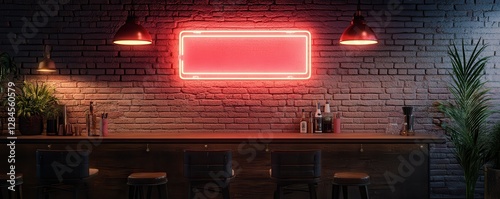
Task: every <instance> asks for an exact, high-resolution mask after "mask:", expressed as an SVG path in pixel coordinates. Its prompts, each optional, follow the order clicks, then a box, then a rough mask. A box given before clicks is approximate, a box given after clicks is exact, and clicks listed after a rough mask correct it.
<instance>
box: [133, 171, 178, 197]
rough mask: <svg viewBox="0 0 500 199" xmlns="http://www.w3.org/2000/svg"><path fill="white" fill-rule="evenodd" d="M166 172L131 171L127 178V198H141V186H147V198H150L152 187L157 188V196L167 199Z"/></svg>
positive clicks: (142, 194) (142, 195)
mask: <svg viewBox="0 0 500 199" xmlns="http://www.w3.org/2000/svg"><path fill="white" fill-rule="evenodd" d="M167 182H168V179H167V173H165V172H143V173H132V174H130V175H129V176H128V178H127V184H128V186H129V191H128V197H129V199H142V198H143V197H144V192H143V188H144V187H146V188H147V196H146V198H147V199H151V192H152V188H153V187H156V188H158V198H160V199H167V198H168V192H167Z"/></svg>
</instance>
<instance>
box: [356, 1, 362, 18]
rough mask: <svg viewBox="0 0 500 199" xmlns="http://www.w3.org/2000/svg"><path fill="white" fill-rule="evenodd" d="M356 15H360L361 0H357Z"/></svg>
mask: <svg viewBox="0 0 500 199" xmlns="http://www.w3.org/2000/svg"><path fill="white" fill-rule="evenodd" d="M356 15H357V16H361V0H358V8H357V10H356Z"/></svg>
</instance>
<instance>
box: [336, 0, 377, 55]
mask: <svg viewBox="0 0 500 199" xmlns="http://www.w3.org/2000/svg"><path fill="white" fill-rule="evenodd" d="M360 1H361V0H358V9H357V11H356V13H355V14H354V17H353V19H352V21H351V25H349V27H347V28H346V29H345V30H344V32H343V33H342V36H340V44H344V45H370V44H376V43H378V41H377V36H376V35H375V32H373V30H372V29H371V28H370V27H369V26H368V25H366V22H365V18H364V17H363V16H362V15H361V9H360V3H361V2H360Z"/></svg>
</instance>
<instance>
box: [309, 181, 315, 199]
mask: <svg viewBox="0 0 500 199" xmlns="http://www.w3.org/2000/svg"><path fill="white" fill-rule="evenodd" d="M309 198H311V199H317V196H316V186H314V184H309Z"/></svg>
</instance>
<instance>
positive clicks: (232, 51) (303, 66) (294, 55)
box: [179, 30, 311, 80]
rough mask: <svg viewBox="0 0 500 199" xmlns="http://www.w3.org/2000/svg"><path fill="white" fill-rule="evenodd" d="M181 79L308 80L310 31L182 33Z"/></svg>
mask: <svg viewBox="0 0 500 199" xmlns="http://www.w3.org/2000/svg"><path fill="white" fill-rule="evenodd" d="M179 70H180V72H179V75H180V77H181V78H182V79H288V80H290V79H308V78H310V77H311V34H310V33H309V32H308V31H301V30H290V31H204V30H203V31H182V32H181V33H180V35H179Z"/></svg>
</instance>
